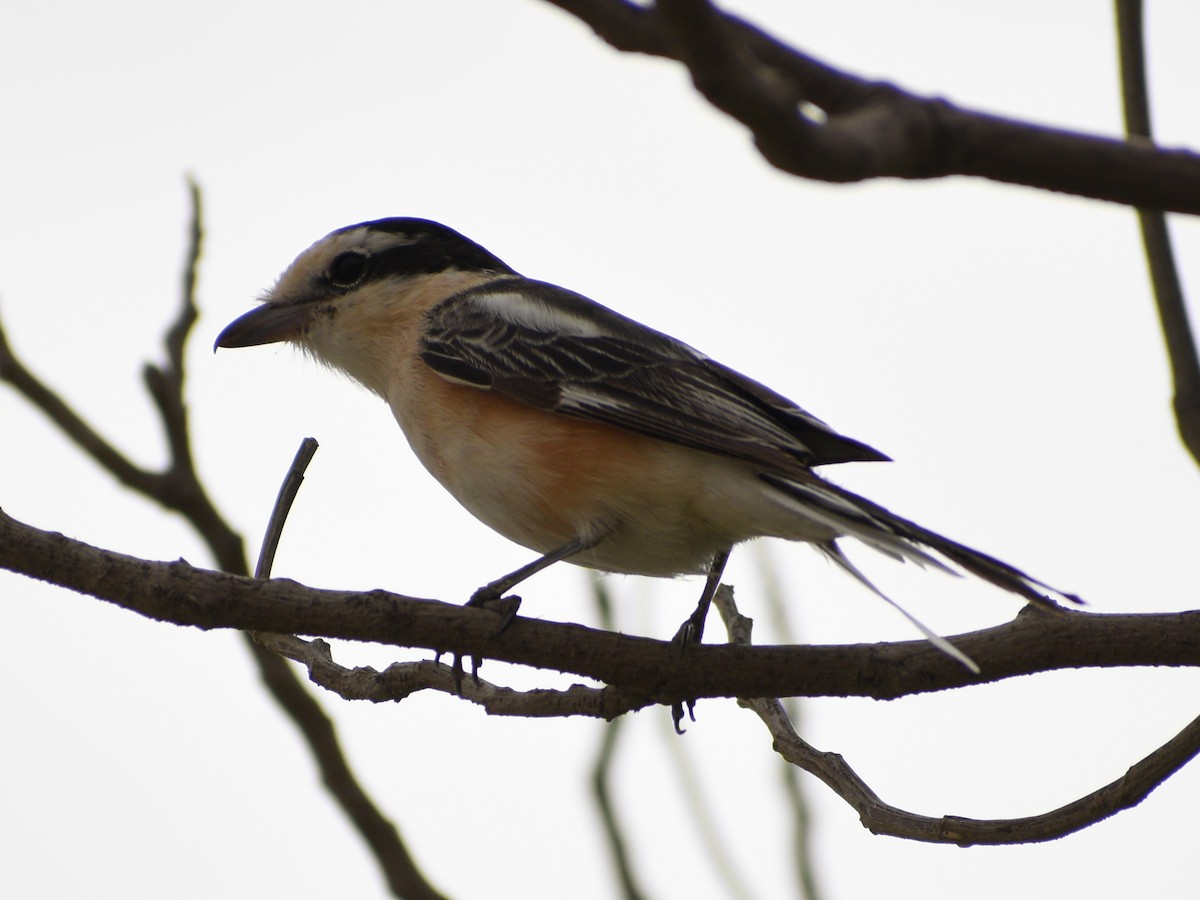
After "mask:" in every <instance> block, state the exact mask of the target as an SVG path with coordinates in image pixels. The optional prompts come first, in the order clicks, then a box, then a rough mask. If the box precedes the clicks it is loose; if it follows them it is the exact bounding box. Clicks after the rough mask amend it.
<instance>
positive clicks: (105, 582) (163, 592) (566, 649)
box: [0, 512, 1200, 716]
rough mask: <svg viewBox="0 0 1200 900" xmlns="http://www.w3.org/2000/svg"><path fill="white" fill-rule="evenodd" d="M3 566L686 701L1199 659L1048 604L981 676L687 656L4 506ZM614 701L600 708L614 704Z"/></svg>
mask: <svg viewBox="0 0 1200 900" xmlns="http://www.w3.org/2000/svg"><path fill="white" fill-rule="evenodd" d="M0 567H3V568H7V569H11V570H12V571H14V572H19V573H22V574H25V575H29V576H30V577H33V578H40V579H42V580H45V581H50V582H52V583H54V584H57V585H60V586H62V587H66V588H70V589H72V590H75V591H79V592H81V593H86V594H91V595H93V596H95V597H99V598H101V599H103V600H108V601H110V602H113V603H116V604H118V605H120V606H122V607H125V608H126V609H130V610H133V611H135V612H138V613H140V614H142V615H145V616H149V617H151V618H155V619H160V620H165V621H170V622H175V623H177V624H180V625H193V626H196V627H199V628H239V629H244V630H251V631H273V632H279V633H298V634H310V635H319V636H323V637H333V638H345V639H349V640H358V641H378V642H382V643H391V644H394V645H397V646H404V647H425V648H429V649H433V650H438V651H452V652H454V653H458V654H461V655H463V656H476V657H481V658H487V659H496V660H503V661H506V662H511V663H516V664H519V665H526V666H532V667H535V668H545V669H557V670H561V671H564V672H570V673H574V674H576V675H581V676H584V677H588V678H593V679H595V680H597V681H600V682H602V683H604V684H607V685H610V686H613V687H617V688H620V689H621V693H622V702H621V703H620V704H619V706H620V707H622V709H620V710H619V711H624V709H629V708H634V705H636V704H634V705H631V701H630V699H629V698H631V697H639V698H644V702H643V701H642V700H639V701H638V703H639V704H641V705H644V704H648V703H668V704H669V703H673V702H677V701H679V700H686V699H689V698H695V697H777V696H866V697H875V698H877V699H890V698H894V697H899V696H903V695H905V694H912V693H921V692H926V691H935V690H943V689H946V688H952V687H962V686H964V685H968V684H975V683H980V682H986V681H995V680H999V679H1002V678H1008V677H1011V676H1013V675H1023V674H1029V673H1032V672H1041V671H1047V670H1050V669H1058V668H1072V667H1095V666H1162V665H1166V666H1197V665H1200V612H1186V613H1174V614H1165V613H1164V614H1158V615H1094V614H1088V613H1079V612H1062V613H1060V614H1051V613H1046V612H1043V611H1041V610H1037V609H1033V608H1027V609H1026V610H1025V611H1024V612H1023V613H1022V614H1021V615H1018V616H1017V617H1016V619H1014V620H1013V621H1012V622H1009V623H1007V624H1005V625H1000V626H998V627H995V628H989V629H986V630H983V631H978V632H974V633H972V634H968V635H962V636H957V637H955V638H954V643H955V645H956V646H958V647H959V648H960V649H962V650H963V651H964V652H965V653H967V654H969V655H970V656H971V658H973V659H974V660H976V661H977V662H978V663H979V665H980V666H981V667H982V668H983V672H984V674H983V675H982V676H974V675H972V674H971V673H969V672H967V671H966V670H965V669H963V668H962V667H961V666H959V665H958V664H957V663H955V662H954V661H953V660H950V659H947V658H946V657H945V656H943V655H942V654H941V653H939V652H938V651H937V650H936V649H934V648H933V647H931V646H930V645H929V644H927V643H926V642H924V641H906V642H900V643H893V644H877V645H855V646H817V647H774V646H762V647H736V646H728V645H704V646H701V647H697V648H695V650H694V651H689V652H688V653H686V654H684V655H683V656H682V657H681V656H680V654H679V650H678V647H676V646H674V645H673V644H671V643H669V642H666V641H653V640H649V639H646V638H639V637H631V636H627V635H619V634H612V633H609V632H601V631H594V630H590V629H587V628H584V627H581V626H578V625H565V624H559V623H554V622H547V621H541V620H534V619H524V618H518V619H517V620H516V621H514V623H513V624H512V626H511V627H510V628H508V629H507V630H506V631H505V632H504V633H503V634H501V635H499V636H496V635H495V630H496V628H495V626H496V621H495V616H494V614H491V613H488V612H487V611H483V610H477V609H469V608H464V607H461V606H458V605H455V604H447V603H440V602H437V601H433V600H420V599H415V598H412V597H403V596H400V595H398V594H391V593H388V592H385V591H381V590H377V591H371V592H369V593H355V592H350V591H324V590H316V589H313V588H306V587H304V586H302V585H299V584H296V583H295V582H292V581H287V580H274V581H268V582H262V581H256V580H254V579H250V578H241V577H234V576H231V575H227V574H225V573H219V572H209V571H204V570H200V569H195V568H193V567H192V566H190V565H188V564H187V563H186V562H183V561H180V562H175V563H155V562H147V561H145V560H140V559H136V558H134V557H130V556H125V555H122V554H119V553H112V552H109V551H104V550H100V549H97V548H95V547H91V546H89V545H87V544H84V543H82V542H79V541H75V540H72V539H70V538H67V537H64V536H62V535H60V534H53V533H50V532H45V531H40V530H38V529H35V528H31V527H29V526H26V525H22V524H21V523H19V522H17V521H16V520H14V519H12V518H11V517H9V516H7V515H5V514H3V513H2V512H0ZM610 712H612V710H611V709H609V708H605V709H602V710H601V711H600V714H601V715H606V716H607V715H608V714H609V713H610Z"/></svg>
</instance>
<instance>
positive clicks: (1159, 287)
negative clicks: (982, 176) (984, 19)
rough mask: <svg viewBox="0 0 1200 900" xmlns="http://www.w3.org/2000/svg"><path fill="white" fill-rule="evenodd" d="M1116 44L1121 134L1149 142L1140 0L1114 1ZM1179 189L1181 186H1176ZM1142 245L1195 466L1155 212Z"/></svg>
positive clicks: (1188, 335) (1194, 418) (1166, 241)
mask: <svg viewBox="0 0 1200 900" xmlns="http://www.w3.org/2000/svg"><path fill="white" fill-rule="evenodd" d="M1117 38H1118V40H1117V45H1118V49H1119V56H1120V62H1121V98H1122V101H1123V105H1124V108H1125V130H1126V132H1127V133H1128V134H1129V136H1130V137H1131V138H1133V139H1135V140H1136V139H1141V140H1142V141H1143V142H1144V143H1146V144H1148V145H1149V144H1151V135H1152V133H1153V132H1152V130H1151V125H1150V97H1149V92H1148V90H1147V88H1146V59H1145V39H1144V33H1143V28H1142V3H1141V0H1117ZM1179 189H1180V190H1184V189H1185V188H1182V187H1181V188H1179ZM1138 223H1139V224H1140V226H1141V230H1142V245H1143V246H1144V247H1145V250H1146V262H1147V265H1148V266H1149V269H1150V283H1151V285H1152V286H1153V288H1154V299H1155V303H1156V304H1157V306H1158V317H1159V322H1160V324H1161V325H1162V331H1163V338H1164V339H1165V340H1166V344H1167V358H1168V359H1169V360H1170V362H1171V375H1172V378H1173V380H1174V393H1175V396H1174V404H1173V405H1174V408H1175V422H1176V424H1177V427H1178V429H1179V436H1180V438H1181V439H1182V440H1183V444H1184V446H1185V447H1187V449H1188V452H1189V453H1191V455H1192V459H1194V460H1195V461H1196V462H1197V464H1200V359H1198V358H1197V354H1196V341H1195V338H1194V337H1193V331H1192V326H1191V322H1190V321H1189V319H1188V313H1187V304H1186V302H1185V300H1184V296H1183V286H1182V284H1181V283H1180V281H1179V271H1178V269H1177V267H1176V265H1175V251H1174V250H1173V249H1172V246H1171V235H1170V232H1169V231H1168V230H1167V219H1166V216H1165V215H1163V213H1161V212H1159V211H1158V210H1154V209H1139V210H1138Z"/></svg>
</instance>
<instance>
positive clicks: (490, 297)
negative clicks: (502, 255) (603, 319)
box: [471, 291, 613, 337]
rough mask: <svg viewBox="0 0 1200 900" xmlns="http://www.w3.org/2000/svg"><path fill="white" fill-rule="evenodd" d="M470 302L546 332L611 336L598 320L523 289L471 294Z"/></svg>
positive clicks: (506, 320) (500, 317)
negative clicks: (472, 295) (533, 295)
mask: <svg viewBox="0 0 1200 900" xmlns="http://www.w3.org/2000/svg"><path fill="white" fill-rule="evenodd" d="M471 302H472V303H473V304H474V305H475V306H477V307H478V308H479V309H481V310H487V311H488V312H490V313H492V314H493V315H495V316H496V317H497V318H499V319H503V320H504V321H505V322H510V323H511V324H513V325H518V326H520V327H522V328H531V329H533V330H534V331H539V332H543V333H546V334H564V335H572V336H575V337H612V336H613V333H612V332H611V331H610V330H608V329H605V328H602V327H600V323H598V322H596V321H594V320H592V319H589V318H587V317H586V316H581V315H578V314H576V313H574V312H572V311H571V310H568V309H564V308H563V307H561V306H558V305H554V304H550V303H547V302H546V301H545V300H543V299H542V298H540V297H532V296H530V295H529V294H527V293H524V292H522V291H493V292H487V293H480V294H477V295H475V296H474V297H472V298H471Z"/></svg>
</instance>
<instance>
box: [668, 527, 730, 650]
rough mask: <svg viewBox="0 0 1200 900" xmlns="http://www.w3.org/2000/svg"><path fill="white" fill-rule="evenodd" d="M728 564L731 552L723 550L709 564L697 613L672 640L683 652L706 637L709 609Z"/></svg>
mask: <svg viewBox="0 0 1200 900" xmlns="http://www.w3.org/2000/svg"><path fill="white" fill-rule="evenodd" d="M727 562H729V551H728V550H722V551H721V552H720V553H718V554H717V555H716V556H714V557H713V559H712V562H711V563H709V565H708V578H707V579H706V580H705V582H704V591H703V592H702V593H701V594H700V602H699V603H697V604H696V611H695V612H693V613H692V614H691V615H690V616H688V617H687V618H686V619H685V620H684V622H683V624H682V625H680V626H679V630H678V631H677V632H675V637H674V638H672V640H673V641H675V643H677V644H679V647H680V650H681V651H682V650H683V649H685V648H687V647H688V646H689V645H691V644H699V643H700V639H701V638H702V637H704V620H705V619H707V618H708V609H709V607H710V606H712V601H713V597H715V596H716V593H717V588H718V587H720V586H721V575H723V574H724V572H725V564H726V563H727Z"/></svg>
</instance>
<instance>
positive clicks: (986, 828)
mask: <svg viewBox="0 0 1200 900" xmlns="http://www.w3.org/2000/svg"><path fill="white" fill-rule="evenodd" d="M714 605H715V606H716V607H717V609H718V610H719V611H720V613H721V617H722V619H724V621H725V625H726V628H727V629H728V631H729V639H730V641H731V642H732V643H734V644H737V645H739V646H749V644H750V624H751V623H750V620H749V619H747V618H746V617H745V616H742V615H741V614H740V613H739V612H738V610H737V606H736V605H735V603H734V601H733V592H732V591H729V590H725V589H722V590H721V591H720V592H718V595H717V597H716V598H715V599H714ZM738 703H739V705H741V706H744V707H746V708H747V709H750V710H752V711H753V712H754V713H755V714H756V715H757V716H758V717H759V718H760V719H762V721H763V723H764V724H765V725H766V726H767V730H768V731H769V732H770V734H771V738H772V743H773V746H774V747H775V750H776V751H777V752H778V753H779V754H780V755H781V756H782V757H783V758H784V759H786V760H787V761H788V762H789V763H791V764H792V765H794V766H796V767H798V768H801V769H803V770H804V771H806V772H809V773H810V774H812V775H815V776H816V777H817V778H819V779H820V780H821V781H823V782H824V783H825V784H826V785H828V786H829V787H830V788H831V789H832V790H833V791H834V793H836V794H837V795H838V796H839V797H841V798H842V799H843V800H845V801H846V803H847V804H849V805H850V806H851V807H852V808H853V809H854V810H855V811H856V812H857V813H858V814H859V818H860V820H861V821H862V823H863V825H864V826H866V827H867V828H868V829H870V831H871V832H872V833H874V834H886V835H891V836H892V837H900V838H907V839H909V840H916V841H924V842H927V843H936V844H958V845H959V846H963V847H968V846H972V845H975V844H1028V843H1038V842H1042V841H1050V840H1054V839H1055V838H1060V837H1063V836H1064V835H1067V834H1070V833H1072V832H1074V831H1079V830H1080V829H1083V828H1086V827H1087V826H1089V825H1093V824H1095V823H1096V822H1099V821H1101V820H1102V819H1106V818H1108V817H1109V816H1112V815H1115V814H1116V813H1118V812H1121V811H1122V810H1125V809H1130V808H1132V807H1134V806H1136V805H1137V804H1138V803H1140V802H1141V801H1142V800H1144V799H1145V798H1146V797H1147V796H1149V794H1150V792H1151V791H1153V790H1154V789H1155V788H1156V787H1158V786H1159V785H1160V784H1162V783H1163V782H1164V781H1166V780H1167V779H1168V778H1169V777H1171V775H1173V774H1174V773H1175V772H1177V771H1179V769H1181V768H1183V766H1184V765H1186V764H1187V763H1188V762H1189V761H1190V760H1192V759H1193V758H1194V757H1195V756H1196V755H1197V754H1198V753H1200V718H1197V719H1195V720H1193V721H1192V722H1191V723H1190V724H1188V726H1187V727H1186V728H1184V729H1183V731H1181V732H1180V733H1179V734H1178V735H1176V736H1175V737H1174V738H1172V739H1171V740H1170V741H1168V742H1167V743H1166V744H1164V745H1163V746H1162V747H1159V748H1158V749H1157V750H1155V751H1154V752H1153V753H1151V754H1150V755H1149V756H1147V757H1146V758H1145V759H1143V760H1141V762H1139V763H1137V764H1136V765H1134V766H1132V767H1131V768H1130V769H1129V770H1128V771H1127V772H1126V773H1125V774H1124V775H1123V776H1122V777H1120V778H1118V779H1117V780H1116V781H1113V782H1112V783H1110V784H1107V785H1105V786H1104V787H1102V788H1100V789H1099V790H1096V791H1093V792H1092V793H1090V794H1088V795H1086V796H1084V797H1081V798H1079V799H1078V800H1076V801H1074V802H1072V803H1068V804H1067V805H1066V806H1061V807H1059V808H1058V809H1054V810H1050V811H1049V812H1046V813H1042V814H1040V815H1036V816H1027V817H1025V818H1020V819H970V818H966V817H963V816H953V815H947V816H939V817H930V816H922V815H918V814H916V813H910V812H906V811H905V810H902V809H900V808H899V807H896V806H892V805H890V804H888V803H885V802H884V801H883V800H882V799H880V797H879V795H878V794H876V793H875V792H874V791H873V790H871V788H870V786H869V785H868V784H867V783H866V782H865V781H863V780H862V778H861V777H859V775H858V773H857V772H855V771H854V770H853V769H852V768H851V767H850V766H849V764H848V763H847V762H846V761H845V759H843V758H842V757H841V756H840V755H839V754H837V753H824V752H822V751H820V750H817V749H816V748H815V747H813V746H812V745H811V744H808V743H807V742H805V741H804V740H803V739H802V738H801V737H800V735H798V734H797V733H796V730H795V728H794V727H793V726H792V722H791V720H790V718H789V717H788V714H787V711H786V710H785V709H784V707H783V703H782V702H780V701H779V700H778V699H775V698H757V699H744V698H743V699H739V700H738Z"/></svg>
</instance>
